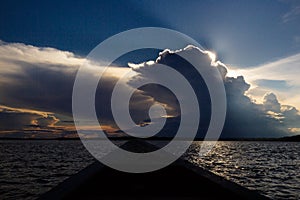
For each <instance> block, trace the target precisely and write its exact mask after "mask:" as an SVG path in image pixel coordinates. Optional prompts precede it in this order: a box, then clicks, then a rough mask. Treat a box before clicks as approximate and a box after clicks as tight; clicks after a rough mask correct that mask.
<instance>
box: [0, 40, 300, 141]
mask: <svg viewBox="0 0 300 200" xmlns="http://www.w3.org/2000/svg"><path fill="white" fill-rule="evenodd" d="M178 54H189V55H192V56H194V57H195V58H196V59H197V60H198V61H199V62H201V63H202V67H203V68H204V69H205V70H211V68H212V67H215V68H217V69H218V70H219V72H220V74H221V77H222V80H223V81H224V85H225V89H226V93H227V103H228V112H227V117H226V122H225V127H224V131H223V133H222V136H223V137H275V136H283V135H286V134H290V133H297V132H298V131H299V130H300V127H299V126H298V125H297V123H299V120H300V119H299V115H298V110H297V109H296V107H292V106H288V105H290V104H288V103H286V102H287V100H289V101H290V98H289V96H288V94H289V95H290V93H291V92H294V93H292V94H294V95H296V96H297V95H298V93H296V89H295V87H298V85H299V86H300V82H299V80H298V78H297V74H299V73H296V72H297V70H298V68H296V67H295V66H296V65H297V63H298V65H299V61H300V59H299V58H300V56H299V55H295V56H292V57H289V58H287V59H283V60H280V61H278V62H275V63H270V64H267V65H263V66H260V67H256V68H252V69H249V70H245V71H243V72H242V73H244V72H245V78H244V77H243V76H237V77H231V74H232V71H231V70H228V68H227V67H226V66H225V65H224V64H223V63H221V62H219V61H217V60H216V57H215V56H214V54H212V53H210V52H207V51H201V50H200V49H198V48H196V47H193V46H188V47H187V48H185V49H182V50H177V51H176V53H175V52H174V51H172V50H164V51H162V52H161V53H160V54H159V56H158V58H157V59H156V60H155V61H150V62H146V63H139V64H132V63H131V64H129V66H130V68H129V67H112V68H111V69H110V70H108V71H107V72H106V75H105V77H104V78H103V79H101V85H99V86H98V90H97V93H96V110H98V111H99V110H100V111H101V115H99V116H98V117H99V119H100V121H101V122H102V123H101V125H103V126H102V128H103V129H105V130H107V131H108V132H111V133H112V132H118V131H116V130H117V129H118V126H117V125H116V124H115V123H114V119H113V116H112V113H111V109H110V99H111V94H112V90H113V88H114V86H115V84H116V82H117V81H118V79H119V78H120V77H122V75H123V74H124V73H127V72H129V71H132V72H135V73H136V74H137V76H135V77H134V78H131V79H129V80H127V82H126V81H125V82H124V84H126V85H127V87H131V86H132V84H134V83H135V82H137V81H141V80H142V79H145V78H147V76H148V75H149V74H147V73H148V69H149V67H156V65H158V64H165V65H168V66H171V67H172V68H174V69H175V70H177V71H179V72H180V73H181V74H182V75H183V76H185V77H186V79H187V80H189V82H190V84H191V85H192V87H193V89H194V91H195V92H196V95H197V97H198V100H199V104H200V110H201V122H200V124H199V133H198V136H199V137H203V136H204V134H205V133H206V130H207V127H208V125H209V121H210V114H211V113H210V112H211V102H210V97H209V93H208V89H207V86H206V85H205V82H204V80H203V78H202V77H201V75H199V74H198V73H197V72H196V71H195V69H193V67H192V66H191V65H190V64H189V63H188V62H187V61H186V60H184V59H182V58H181V57H180V56H178ZM85 61H86V60H85V59H84V58H81V57H79V56H76V55H74V54H73V53H71V52H66V51H60V50H57V49H54V48H40V47H34V46H31V45H25V44H20V43H5V42H0V97H1V98H0V121H1V124H0V131H1V132H2V133H5V134H13V136H19V137H23V136H24V134H25V136H27V137H29V136H30V137H33V136H35V137H51V136H53V135H55V134H56V136H57V135H60V136H62V135H63V136H66V137H67V136H72V135H74V134H75V130H74V127H73V123H72V109H71V105H72V89H73V83H74V80H75V76H76V72H77V70H78V68H79V66H80V65H81V64H82V63H83V62H85ZM291 64H293V65H291ZM279 66H285V69H282V68H280V67H279ZM97 67H101V66H97V64H93V67H92V70H93V71H91V76H90V77H87V78H89V79H90V78H97V76H98V75H99V74H98V73H97ZM289 69H291V71H293V72H291V73H290V72H289ZM236 74H238V73H236ZM279 74H280V77H281V78H280V79H279V78H278V77H279ZM251 75H252V76H251ZM266 77H267V78H266ZM269 80H280V81H281V82H278V84H282V85H283V86H284V84H285V85H288V86H291V87H290V88H289V87H288V90H289V91H287V89H286V88H285V89H284V90H279V89H278V91H275V92H276V94H278V95H279V100H278V99H277V96H276V95H275V94H272V93H268V92H270V91H269V90H267V89H268V88H267V86H266V85H268V84H266V82H268V81H269ZM282 81H284V82H282ZM276 83H277V82H276ZM269 85H273V84H269ZM255 88H256V89H257V91H258V92H257V93H255V92H253V91H254V89H255ZM298 91H299V90H298ZM124 92H126V91H124ZM251 92H252V93H251ZM254 93H255V94H258V93H260V97H261V99H262V100H261V101H258V100H257V101H256V102H255V101H254V99H253V98H254V97H253V96H255V95H254ZM266 93H267V94H266ZM250 94H251V96H250ZM284 95H287V96H286V99H285V98H284ZM290 97H292V98H291V99H293V96H290ZM180 98H188V97H185V96H181V97H180ZM292 102H293V101H292ZM154 103H160V104H162V105H164V107H165V108H166V110H167V116H166V117H167V124H166V126H165V127H164V128H165V129H164V131H162V132H161V133H160V135H162V136H171V135H168V134H169V133H170V132H172V131H174V130H175V129H176V128H177V127H178V124H179V123H180V117H181V116H182V115H188V114H189V113H190V112H193V111H194V108H192V107H190V108H189V109H187V110H186V111H185V113H184V112H183V113H182V112H181V110H180V108H179V106H178V99H177V98H176V97H175V96H174V94H173V93H172V92H171V91H169V90H168V89H166V88H164V87H162V86H158V85H146V86H143V87H141V88H139V89H138V90H136V92H135V93H134V95H133V97H132V98H131V102H130V114H131V116H132V118H133V120H134V121H135V122H136V123H137V124H140V125H145V124H147V123H149V116H148V110H149V108H150V107H151V105H153V104H154ZM4 105H6V106H4ZM292 105H293V104H292ZM93 128H95V127H91V129H93Z"/></svg>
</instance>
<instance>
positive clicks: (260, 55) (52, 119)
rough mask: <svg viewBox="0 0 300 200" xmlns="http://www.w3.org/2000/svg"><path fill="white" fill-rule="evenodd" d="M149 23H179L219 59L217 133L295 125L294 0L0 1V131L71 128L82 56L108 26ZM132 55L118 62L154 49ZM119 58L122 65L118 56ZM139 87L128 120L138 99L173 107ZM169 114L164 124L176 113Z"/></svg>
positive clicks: (298, 22) (49, 132) (298, 12)
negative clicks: (222, 70) (222, 116)
mask: <svg viewBox="0 0 300 200" xmlns="http://www.w3.org/2000/svg"><path fill="white" fill-rule="evenodd" d="M148 26H151V27H164V28H170V29H174V30H176V31H180V32H182V33H184V34H186V35H188V36H190V37H192V38H193V39H195V40H196V41H197V42H198V43H200V44H201V45H202V47H203V48H204V49H206V50H209V51H211V52H213V53H215V54H216V55H217V59H218V60H220V61H221V62H222V63H224V65H225V66H226V70H227V71H228V72H227V75H226V76H225V77H224V85H225V87H226V92H227V97H228V99H227V101H228V113H227V116H228V117H227V121H226V123H225V127H224V133H223V135H224V137H225V136H226V137H278V136H285V135H293V134H298V133H300V124H299V122H300V121H299V119H300V118H299V115H298V110H299V109H300V101H299V98H300V95H299V92H298V91H299V89H300V82H299V80H298V74H299V72H300V71H299V66H300V3H299V1H297V0H294V1H293V0H279V1H275V0H274V1H273V0H272V1H271V0H264V1H260V0H254V1H230V0H228V1H213V0H207V1H187V2H184V3H183V2H182V1H176V0H175V1H103V2H99V1H89V2H88V3H87V2H85V1H63V2H61V1H14V0H12V1H2V2H1V3H0V40H1V42H0V76H1V79H0V122H1V124H0V132H1V136H3V137H4V136H10V137H56V136H64V137H74V136H76V131H75V129H74V126H73V122H72V114H71V97H72V83H73V81H74V77H75V75H76V72H77V69H78V67H79V66H80V65H81V64H82V63H83V62H84V57H85V56H86V55H87V54H88V53H89V52H90V51H91V50H92V49H93V48H94V47H95V46H96V45H98V44H99V43H100V42H102V41H103V40H105V39H106V38H108V37H110V36H112V35H114V34H117V33H119V32H121V31H125V30H129V29H132V28H138V27H148ZM182 48H184V47H182ZM173 50H175V49H173ZM185 51H190V52H193V51H195V49H194V50H185ZM198 54H199V56H203V55H202V53H201V52H198ZM139 56H140V57H139ZM139 56H136V54H135V55H134V56H128V57H127V60H128V62H133V63H142V62H143V61H147V60H154V61H155V60H156V58H157V57H159V55H158V51H151V52H150V53H149V52H148V53H145V52H143V53H140V55H139ZM137 57H138V58H137ZM171 57H172V56H171ZM130 59H131V60H130ZM174 59H175V60H176V58H174ZM127 60H126V59H125V61H127ZM161 62H166V63H168V62H170V61H169V60H168V61H164V60H162V61H161ZM178 62H179V61H178ZM121 63H122V65H124V61H122V62H121ZM155 64H159V63H156V62H154V64H153V65H155ZM208 67H209V66H208ZM112 70H113V69H112ZM123 70H125V71H126V70H132V69H130V68H127V69H124V68H120V67H119V68H118V67H116V68H115V69H114V70H113V71H112V72H111V74H109V75H107V79H106V80H105V81H106V83H107V87H106V88H102V89H100V90H101V91H100V92H99V93H100V94H99V95H98V98H99V99H100V100H101V102H107V101H108V98H107V97H108V96H109V92H108V93H107V94H106V92H105V91H106V90H109V88H111V87H112V85H113V83H114V82H115V81H116V79H118V77H119V76H120V74H122V71H123ZM185 71H186V74H187V75H189V71H188V70H187V69H185ZM143 72H145V73H146V72H147V70H144V71H143ZM143 76H145V74H141V77H143ZM241 76H243V77H241ZM148 90H149V91H151V90H153V89H151V88H150V89H149V88H148V89H146V91H144V90H141V91H140V93H141V94H139V93H138V94H136V99H137V100H136V106H133V110H134V111H133V112H135V113H137V114H136V115H137V116H138V117H136V118H137V119H136V120H135V121H139V120H143V118H145V116H144V114H143V112H142V111H141V106H140V107H139V105H140V102H141V101H142V102H143V103H145V102H146V104H147V105H148V104H151V103H153V102H155V101H158V102H163V103H165V104H168V103H169V104H170V105H173V112H175V111H176V109H175V107H176V105H175V104H172V102H174V101H173V100H170V99H168V101H167V100H165V99H160V98H158V97H157V98H153V97H152V96H149V95H148V96H147V95H145V93H147V92H149V91H148ZM159 91H161V93H162V95H165V96H170V95H167V92H166V91H164V90H159ZM139 95H140V96H139ZM170 98H171V97H170ZM141 99H142V100H141ZM98 107H99V109H104V110H105V109H106V107H107V106H105V104H104V103H103V105H102V103H101V105H99V106H98ZM146 107H147V106H146ZM174 110H175V111H174ZM236 110H237V111H236ZM170 112H172V109H171V108H170ZM105 113H106V115H105V117H103V120H104V121H105V122H106V123H105V128H106V130H107V131H108V132H110V133H111V134H114V133H115V132H117V131H118V130H117V128H116V127H115V126H114V125H112V120H111V113H110V112H109V111H107V110H106V111H105ZM175 113H176V112H175ZM245 113H247V114H245ZM173 115H174V116H175V115H176V114H174V113H173ZM241 116H245V117H244V118H243V117H241ZM255 116H259V117H255ZM177 117H178V116H177ZM170 120H171V122H170V123H171V124H172V123H173V121H176V117H175V118H174V119H170ZM172 120H173V121H172ZM174 123H175V122H174ZM241 124H242V125H241ZM170 126H171V125H170ZM253 126H255V127H257V128H253ZM102 128H103V127H102ZM200 135H201V134H200Z"/></svg>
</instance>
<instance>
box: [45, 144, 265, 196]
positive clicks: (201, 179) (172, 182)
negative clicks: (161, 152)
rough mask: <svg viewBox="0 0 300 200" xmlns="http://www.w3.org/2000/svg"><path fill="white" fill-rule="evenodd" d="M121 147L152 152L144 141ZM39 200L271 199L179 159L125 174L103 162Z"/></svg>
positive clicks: (92, 166) (75, 176)
mask: <svg viewBox="0 0 300 200" xmlns="http://www.w3.org/2000/svg"><path fill="white" fill-rule="evenodd" d="M122 148H124V149H127V150H131V151H136V150H137V149H144V150H147V151H153V150H154V149H156V147H154V146H153V145H151V144H149V143H147V142H144V141H129V142H127V143H125V144H124V145H123V146H122ZM39 199H43V200H48V199H65V200H69V199H122V200H124V199H164V200H165V199H172V200H174V199H231V200H235V199H236V200H241V199H255V200H257V199H269V198H267V197H265V196H263V195H261V194H259V193H257V192H255V191H252V190H249V189H247V188H244V187H242V186H240V185H238V184H236V183H233V182H231V181H228V180H226V179H224V178H223V177H220V176H217V175H215V174H213V173H211V172H209V171H207V170H204V169H203V168H201V167H197V166H194V165H192V164H191V163H189V162H187V161H185V160H183V159H178V160H177V161H176V162H174V163H173V164H171V165H169V166H167V167H165V168H163V169H160V170H158V171H154V172H149V173H137V174H134V173H125V172H120V171H117V170H114V169H111V168H109V167H107V166H105V165H103V164H101V163H100V162H98V161H96V162H95V163H93V164H91V165H89V166H88V167H86V168H85V169H83V170H81V171H80V172H78V173H77V174H75V175H73V176H71V177H70V178H68V179H66V180H65V181H63V182H62V183H60V184H58V185H57V186H56V187H54V188H53V189H51V190H50V191H48V192H46V193H45V194H43V195H42V196H41V197H40V198H39Z"/></svg>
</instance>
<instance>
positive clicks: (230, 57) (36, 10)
mask: <svg viewBox="0 0 300 200" xmlns="http://www.w3.org/2000/svg"><path fill="white" fill-rule="evenodd" d="M299 5H300V3H297V1H273V0H265V1H260V0H256V1H255V0H254V1H213V0H210V1H88V3H87V2H85V1H74V0H72V1H63V2H62V1H56V0H54V1H47V2H46V1H45V2H44V1H14V0H11V1H1V5H0V39H1V40H3V41H6V42H22V43H26V44H31V45H35V46H50V47H55V48H58V49H62V50H68V51H72V52H74V53H76V54H79V55H86V54H87V53H88V52H89V51H90V50H91V49H93V48H94V47H95V46H96V45H97V44H98V43H100V42H101V41H103V40H104V39H106V38H107V37H109V36H112V35H114V34H116V33H119V32H121V31H124V30H128V29H131V28H136V27H144V26H158V27H165V28H171V29H175V30H178V31H181V32H183V33H185V34H187V35H189V36H191V37H193V38H194V39H196V40H197V41H198V42H199V43H200V44H202V46H204V47H206V48H208V49H210V50H213V51H215V52H216V53H217V54H218V56H219V58H220V59H221V60H222V61H223V62H224V63H227V64H232V65H237V66H239V67H248V66H253V65H257V64H261V63H265V62H269V61H272V60H274V59H276V58H282V57H286V56H289V55H292V54H295V53H298V52H300V23H299V22H300V17H299V16H300V7H299Z"/></svg>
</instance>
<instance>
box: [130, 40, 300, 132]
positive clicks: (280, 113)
mask: <svg viewBox="0 0 300 200" xmlns="http://www.w3.org/2000/svg"><path fill="white" fill-rule="evenodd" d="M175 53H177V54H175ZM180 53H189V54H193V55H194V56H197V57H198V59H199V62H201V63H203V65H202V67H203V68H206V69H210V68H211V67H217V68H218V69H219V71H220V73H221V75H222V77H223V81H224V85H225V89H226V93H227V106H228V107H227V117H226V122H225V126H224V130H223V133H222V137H226V138H229V137H248V138H249V137H250V138H251V137H252V138H254V137H279V136H283V135H286V134H291V132H296V130H298V129H297V123H299V122H300V121H299V115H298V111H297V110H296V108H294V107H289V110H293V111H294V112H293V114H292V115H289V116H288V114H287V113H286V111H284V108H286V106H284V105H281V104H280V102H279V101H278V100H277V97H276V95H275V94H273V93H267V92H264V93H263V95H264V97H263V101H262V102H261V103H257V102H255V101H254V99H252V98H250V97H249V96H248V95H246V94H247V92H249V89H250V87H251V85H250V84H249V83H247V82H246V81H245V79H244V77H243V76H236V77H230V74H232V72H230V70H228V69H227V67H226V66H225V65H224V64H222V63H221V62H215V57H212V56H211V55H210V54H207V53H205V52H203V51H201V50H200V49H198V48H196V47H192V46H189V47H187V48H185V49H182V50H177V51H175V52H174V51H171V50H165V51H163V52H161V53H160V55H159V57H158V58H157V59H156V61H150V62H145V63H140V64H130V66H131V67H132V68H133V70H135V71H136V72H138V73H139V76H138V77H137V78H135V79H133V80H131V82H134V81H141V79H147V77H148V76H149V74H148V73H147V70H148V69H149V68H150V67H156V65H158V64H165V65H168V66H171V67H172V68H174V69H176V70H177V71H179V72H180V73H182V74H183V75H184V76H185V77H186V79H187V80H189V82H190V83H191V85H192V86H193V88H194V90H195V91H196V94H197V96H198V99H199V103H200V108H201V109H200V110H201V120H202V122H200V124H199V127H200V131H199V133H198V136H199V137H203V136H204V135H203V134H204V133H205V131H206V130H207V129H206V128H205V127H207V126H208V123H209V119H210V118H209V116H210V109H209V107H210V100H209V98H208V97H209V94H208V93H207V88H206V86H205V83H204V82H203V80H202V78H201V77H199V76H197V74H198V73H197V72H195V70H194V69H193V68H192V67H191V66H190V65H189V63H187V62H186V61H185V60H183V59H181V58H180V57H179V56H178V54H179V55H180ZM212 61H213V62H212ZM228 71H229V75H228V74H227V72H228ZM264 72H265V73H256V74H260V75H261V76H262V77H263V76H264V74H265V75H266V74H268V73H266V71H264ZM270 73H274V71H273V72H270ZM268 77H270V76H269V74H268ZM131 82H129V84H130V83H131ZM144 91H145V92H147V94H149V95H150V94H151V93H152V94H156V95H158V96H164V94H165V93H166V90H165V89H163V88H161V90H157V86H155V88H151V87H148V88H147V89H146V90H144ZM152 96H153V95H152ZM153 98H155V100H156V101H160V102H163V103H169V104H170V107H173V109H174V110H177V111H178V110H179V108H178V103H171V102H168V97H167V96H166V98H165V99H164V98H161V97H160V99H159V98H156V97H155V96H153ZM179 98H188V97H179ZM173 102H174V101H173ZM201 105H202V107H201ZM203 105H204V106H203ZM192 110H193V108H191V109H190V110H189V112H192ZM179 121H180V119H179V118H177V120H176V118H175V119H173V120H172V123H171V124H172V125H174V124H176V122H177V123H178V122H179ZM292 121H293V123H292ZM172 125H170V126H169V129H168V131H170V130H172V128H170V127H171V126H172ZM173 131H174V130H173Z"/></svg>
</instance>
